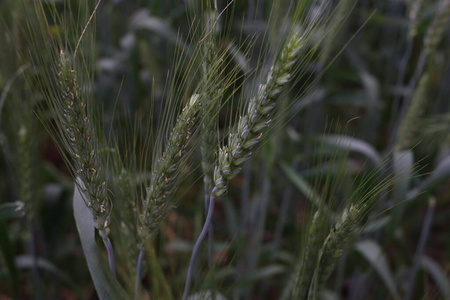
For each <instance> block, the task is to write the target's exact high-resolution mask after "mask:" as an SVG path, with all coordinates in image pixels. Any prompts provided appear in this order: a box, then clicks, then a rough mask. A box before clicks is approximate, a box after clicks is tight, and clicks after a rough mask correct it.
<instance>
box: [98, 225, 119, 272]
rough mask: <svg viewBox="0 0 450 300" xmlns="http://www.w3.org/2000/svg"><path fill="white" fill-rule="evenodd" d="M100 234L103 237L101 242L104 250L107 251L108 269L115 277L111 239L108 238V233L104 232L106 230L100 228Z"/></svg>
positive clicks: (114, 260)
mask: <svg viewBox="0 0 450 300" xmlns="http://www.w3.org/2000/svg"><path fill="white" fill-rule="evenodd" d="M100 236H101V237H102V239H103V244H104V245H105V248H106V252H107V253H108V263H109V269H110V270H111V272H112V273H113V275H114V277H116V259H115V256H114V249H113V247H112V244H111V241H110V240H109V238H108V233H107V232H106V230H100Z"/></svg>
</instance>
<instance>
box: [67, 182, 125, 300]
mask: <svg viewBox="0 0 450 300" xmlns="http://www.w3.org/2000/svg"><path fill="white" fill-rule="evenodd" d="M73 212H74V216H75V222H76V223H77V229H78V234H79V235H80V240H81V245H82V246H83V251H84V255H85V257H86V262H87V265H88V268H89V272H90V273H91V277H92V280H93V282H94V286H95V289H96V291H97V294H98V297H99V298H100V299H101V300H103V299H105V300H115V299H117V300H123V299H132V297H130V296H129V295H127V293H126V292H125V290H124V289H123V287H122V286H121V285H120V283H119V282H118V281H117V279H116V278H115V277H114V275H113V274H112V273H111V271H110V270H109V267H108V262H106V260H105V259H104V257H103V256H102V253H101V252H100V249H99V248H98V247H97V243H96V242H95V226H94V219H93V218H92V214H91V212H90V210H89V209H88V208H87V207H86V205H85V203H84V201H83V197H82V195H81V192H80V190H79V189H78V187H77V185H75V192H74V195H73Z"/></svg>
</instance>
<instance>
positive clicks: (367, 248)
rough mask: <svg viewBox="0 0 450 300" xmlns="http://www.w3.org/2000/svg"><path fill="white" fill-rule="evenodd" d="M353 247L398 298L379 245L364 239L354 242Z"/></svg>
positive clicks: (397, 297)
mask: <svg viewBox="0 0 450 300" xmlns="http://www.w3.org/2000/svg"><path fill="white" fill-rule="evenodd" d="M355 249H356V250H357V251H358V252H359V253H360V254H361V255H362V256H363V257H364V258H365V259H366V260H367V261H368V262H369V263H370V264H371V265H372V266H373V268H374V269H375V270H376V271H377V273H378V275H379V276H380V277H381V279H382V280H383V282H384V284H385V285H386V287H387V288H388V290H389V292H390V293H391V295H392V296H393V297H394V298H395V299H400V297H399V294H398V292H397V288H396V287H395V280H394V276H393V275H392V272H391V270H390V269H389V265H388V261H387V258H386V256H385V255H384V253H383V250H382V249H381V247H380V245H378V243H376V242H375V241H373V240H364V241H361V242H358V243H356V244H355Z"/></svg>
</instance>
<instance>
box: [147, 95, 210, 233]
mask: <svg viewBox="0 0 450 300" xmlns="http://www.w3.org/2000/svg"><path fill="white" fill-rule="evenodd" d="M200 107H201V105H200V101H199V95H198V94H194V95H193V96H191V98H190V100H189V103H188V104H187V105H186V106H185V107H184V109H183V111H182V112H181V114H180V116H179V117H178V120H177V122H176V124H175V126H174V128H173V130H172V132H171V133H170V136H169V139H168V141H167V144H166V146H165V149H164V152H163V153H162V155H161V157H159V158H158V159H157V160H156V161H155V163H154V166H153V168H152V177H151V181H150V185H149V187H148V189H147V196H146V198H145V200H144V201H143V207H142V212H141V216H140V221H141V226H140V236H141V237H142V238H143V239H146V238H147V237H150V238H151V237H153V236H154V235H155V234H156V233H157V231H158V225H159V223H160V222H161V221H162V220H163V219H164V217H165V216H166V215H167V213H168V211H169V208H170V207H171V206H172V205H173V200H172V199H171V197H170V194H171V193H172V191H173V187H174V186H175V183H176V179H177V177H178V176H177V175H178V167H179V165H180V162H181V160H182V158H183V154H185V152H186V146H187V144H188V142H189V140H190V138H191V136H192V132H193V130H194V125H195V123H196V122H195V121H196V115H197V113H198V111H199V110H200Z"/></svg>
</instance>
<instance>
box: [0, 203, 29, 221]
mask: <svg viewBox="0 0 450 300" xmlns="http://www.w3.org/2000/svg"><path fill="white" fill-rule="evenodd" d="M23 207H24V204H23V202H20V201H16V202H8V203H4V204H2V205H0V220H3V221H7V220H11V219H18V218H22V217H23V216H24V215H25V211H24V209H23Z"/></svg>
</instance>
